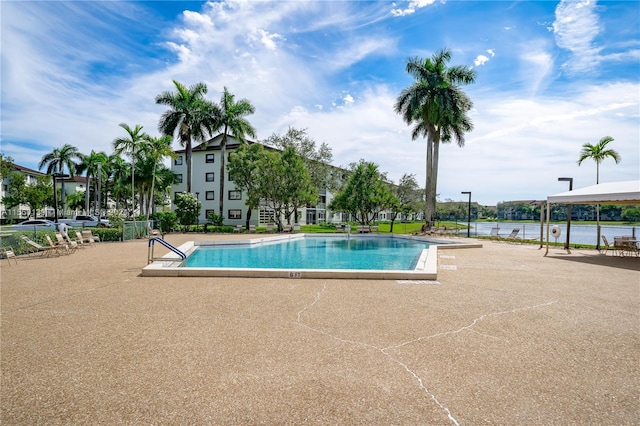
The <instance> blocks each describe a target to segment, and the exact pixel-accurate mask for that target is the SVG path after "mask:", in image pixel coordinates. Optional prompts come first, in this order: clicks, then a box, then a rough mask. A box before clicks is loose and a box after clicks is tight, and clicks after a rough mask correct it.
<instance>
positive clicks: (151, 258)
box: [147, 237, 187, 264]
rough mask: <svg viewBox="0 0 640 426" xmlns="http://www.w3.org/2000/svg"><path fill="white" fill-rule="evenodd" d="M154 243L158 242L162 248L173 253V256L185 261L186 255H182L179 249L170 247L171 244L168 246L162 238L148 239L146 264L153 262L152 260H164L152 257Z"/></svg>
mask: <svg viewBox="0 0 640 426" xmlns="http://www.w3.org/2000/svg"><path fill="white" fill-rule="evenodd" d="M156 241H157V242H159V243H160V244H162V245H163V246H165V247H166V248H168V249H169V250H171V251H172V252H174V253H175V254H177V255H178V256H180V258H181V259H182V260H185V259H186V258H187V255H186V254H184V253H183V252H182V251H180V250H179V249H177V248H175V247H174V246H172V245H171V244H169V243H168V242H166V241H165V240H163V239H162V238H159V237H153V238H149V246H148V250H147V264H149V263H151V262H153V261H154V260H166V258H162V257H161V258H155V257H153V249H154V247H155V243H156Z"/></svg>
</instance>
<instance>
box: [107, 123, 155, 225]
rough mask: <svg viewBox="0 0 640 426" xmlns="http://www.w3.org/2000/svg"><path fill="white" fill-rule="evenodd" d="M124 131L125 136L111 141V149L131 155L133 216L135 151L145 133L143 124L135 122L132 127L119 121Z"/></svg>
mask: <svg viewBox="0 0 640 426" xmlns="http://www.w3.org/2000/svg"><path fill="white" fill-rule="evenodd" d="M119 126H120V127H122V128H123V129H124V130H125V131H126V132H127V136H126V137H119V138H116V139H114V141H113V149H114V150H115V153H116V154H118V155H120V154H122V153H127V154H129V155H130V156H131V208H132V212H133V213H132V214H133V216H135V211H136V189H135V188H136V186H135V166H136V151H137V150H138V149H140V145H142V143H143V142H144V139H145V138H146V137H147V134H146V133H144V132H143V131H142V128H143V126H141V125H139V124H136V126H135V127H134V128H133V129H132V128H131V127H129V125H128V124H125V123H120V124H119Z"/></svg>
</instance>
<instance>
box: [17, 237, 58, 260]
mask: <svg viewBox="0 0 640 426" xmlns="http://www.w3.org/2000/svg"><path fill="white" fill-rule="evenodd" d="M20 239H21V240H22V241H24V242H25V243H27V244H28V245H29V247H30V249H31V253H40V255H41V256H45V255H46V256H50V255H51V254H52V253H55V252H56V249H55V248H52V247H45V246H41V245H40V244H38V243H36V242H35V241H33V240H31V239H29V237H27V236H26V235H21V236H20Z"/></svg>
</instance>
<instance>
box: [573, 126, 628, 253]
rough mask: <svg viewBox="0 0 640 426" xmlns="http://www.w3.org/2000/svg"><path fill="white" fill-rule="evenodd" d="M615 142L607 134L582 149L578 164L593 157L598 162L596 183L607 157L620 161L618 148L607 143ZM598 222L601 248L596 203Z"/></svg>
mask: <svg viewBox="0 0 640 426" xmlns="http://www.w3.org/2000/svg"><path fill="white" fill-rule="evenodd" d="M610 142H613V138H612V137H611V136H605V137H603V138H602V139H600V142H598V143H597V144H595V145H592V144H590V143H585V144H584V145H582V149H581V150H580V158H578V165H581V164H582V162H583V161H584V160H586V159H588V158H591V159H592V160H593V161H595V162H596V185H597V184H599V183H600V163H602V162H603V161H604V160H605V159H606V158H607V157H611V158H613V160H614V161H615V162H616V164H618V163H619V162H620V154H618V152H617V151H616V150H613V149H608V148H607V145H608V144H609V143H610ZM596 223H597V227H596V229H597V238H598V240H597V241H596V249H598V250H599V249H600V204H596Z"/></svg>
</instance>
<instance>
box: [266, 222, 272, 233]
mask: <svg viewBox="0 0 640 426" xmlns="http://www.w3.org/2000/svg"><path fill="white" fill-rule="evenodd" d="M267 232H268V233H272V232H273V223H267Z"/></svg>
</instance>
